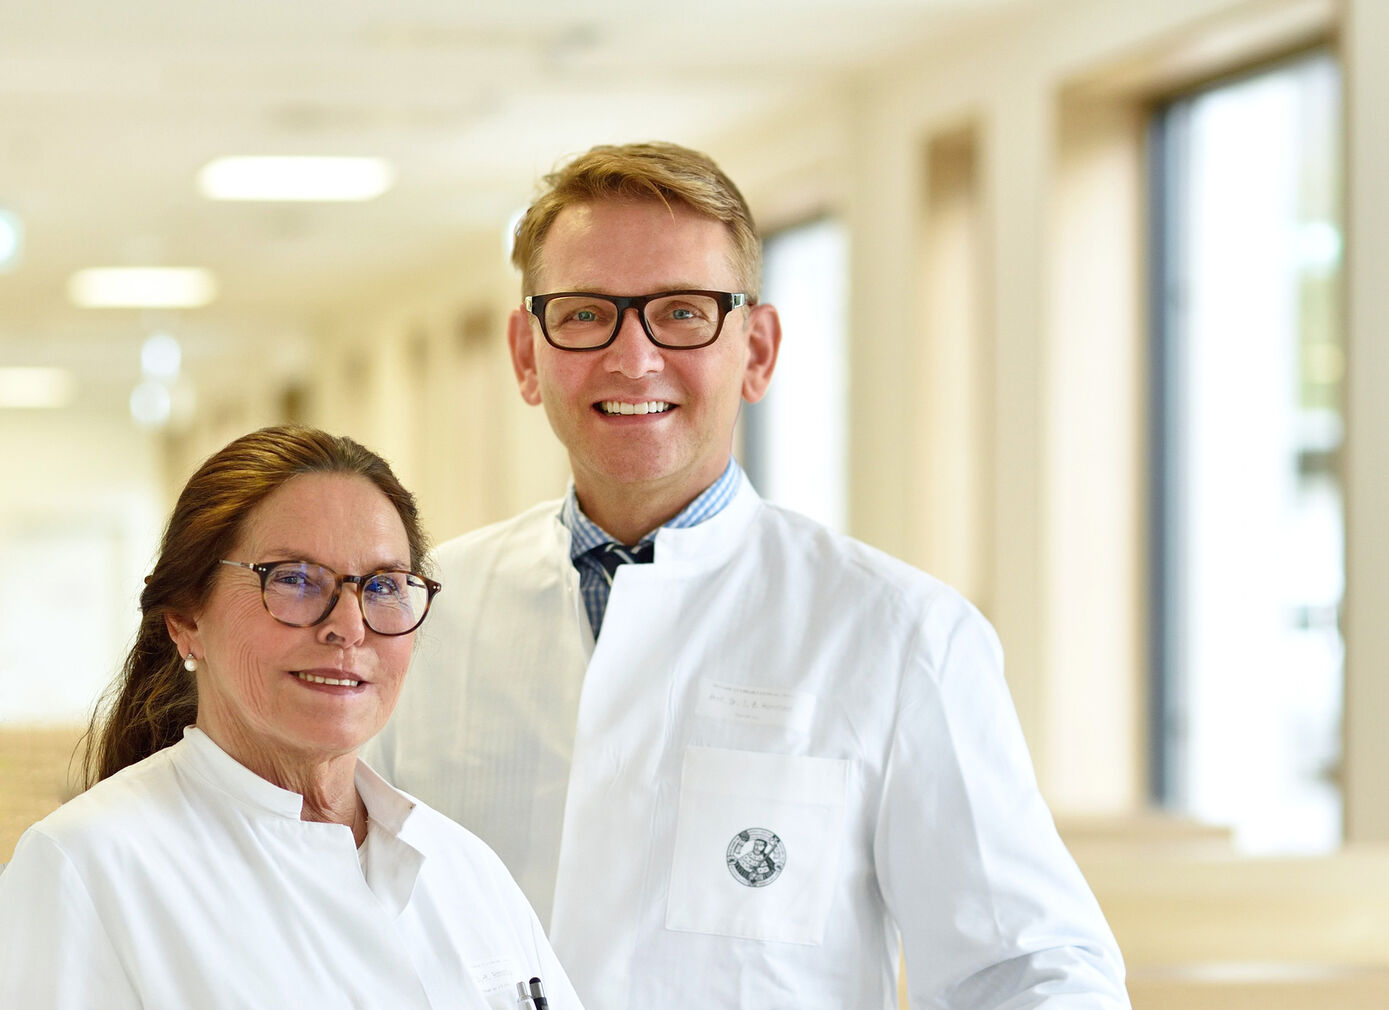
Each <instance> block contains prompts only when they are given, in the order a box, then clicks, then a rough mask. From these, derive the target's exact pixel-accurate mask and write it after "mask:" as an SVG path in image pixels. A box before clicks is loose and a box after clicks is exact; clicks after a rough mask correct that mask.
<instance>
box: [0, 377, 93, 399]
mask: <svg viewBox="0 0 1389 1010" xmlns="http://www.w3.org/2000/svg"><path fill="white" fill-rule="evenodd" d="M76 393H77V380H76V378H75V377H74V376H73V374H72V373H71V372H69V371H68V370H67V369H65V368H0V407H66V406H67V405H68V404H69V403H71V402H72V401H73V398H74V396H75V395H76Z"/></svg>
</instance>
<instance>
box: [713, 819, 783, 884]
mask: <svg viewBox="0 0 1389 1010" xmlns="http://www.w3.org/2000/svg"><path fill="white" fill-rule="evenodd" d="M724 858H725V860H726V861H727V863H728V872H729V873H731V874H733V879H734V880H736V881H738V883H740V884H744V885H746V886H748V887H766V886H767V885H768V884H770V883H771V882H772V881H773V880H776V878H777V877H779V876H781V871H782V869H783V868H784V867H785V866H786V846H785V845H783V844H782V841H781V839H780V838H778V837H777V836H776V835H774V834H772V833H771V832H770V831H768V830H767V829H766V828H745V829H743V830H742V831H740V832H738V833H737V834H736V835H734V836H733V841H731V842H729V843H728V851H727V852H725V853H724Z"/></svg>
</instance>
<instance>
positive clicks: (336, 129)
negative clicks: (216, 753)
mask: <svg viewBox="0 0 1389 1010" xmlns="http://www.w3.org/2000/svg"><path fill="white" fill-rule="evenodd" d="M1025 2H1027V0H799V2H794V3H793V2H790V0H785V2H783V0H745V2H743V3H735V2H729V0H716V2H705V3H704V4H703V5H701V6H699V7H698V8H696V7H695V6H694V5H685V4H680V5H674V4H671V5H664V4H661V3H655V2H651V3H646V4H633V3H615V2H612V0H604V2H590V3H588V4H585V5H583V6H582V7H580V6H579V5H574V4H569V3H563V2H560V0H517V2H513V3H509V4H508V3H490V4H486V5H484V4H480V3H473V2H470V0H453V2H444V0H394V2H390V3H387V2H384V0H382V2H372V0H334V2H332V3H328V2H324V0H274V2H270V0H236V2H234V3H233V2H229V0H225V2H221V3H217V2H212V0H192V2H190V0H127V2H121V3H112V2H110V0H105V2H93V0H79V2H67V3H65V2H62V0H54V2H52V3H38V2H34V0H0V207H3V208H8V209H10V210H12V211H14V212H16V213H18V214H19V215H20V217H21V218H22V219H23V222H24V226H25V230H26V245H25V250H24V256H23V260H22V261H21V263H20V264H19V266H18V267H17V268H15V269H13V270H11V271H9V272H7V273H0V366H3V365H17V364H20V365H47V364H57V365H64V366H68V367H73V368H75V369H77V370H78V372H79V382H80V383H81V388H82V395H83V396H84V398H85V399H86V400H87V401H88V402H89V403H90V402H92V401H93V400H103V399H106V400H110V401H111V402H120V401H121V399H123V397H124V396H125V395H127V393H128V391H129V389H130V388H131V387H132V386H133V384H134V383H135V381H137V379H138V376H139V357H138V348H139V345H140V342H141V341H142V340H143V338H144V337H145V335H146V334H147V333H148V332H150V330H151V329H152V328H155V327H157V326H160V325H167V326H170V327H171V328H172V329H173V331H174V332H176V333H177V334H178V335H179V337H180V338H181V339H182V340H183V341H184V343H185V347H186V349H187V350H186V353H187V354H188V355H189V357H190V359H192V361H193V362H194V363H196V362H197V361H199V360H201V361H202V363H203V366H204V367H207V365H208V364H209V363H210V362H216V361H217V360H219V359H220V358H221V357H222V355H223V352H224V350H226V349H241V350H244V349H245V348H246V347H247V346H250V345H252V344H254V342H255V341H257V340H260V341H270V342H272V343H273V342H274V341H275V340H277V339H278V337H279V335H280V334H284V333H287V332H292V331H294V330H295V329H296V328H299V327H302V326H304V325H305V324H306V322H307V321H308V320H311V319H313V318H314V317H315V316H316V315H317V314H318V313H319V312H321V311H322V310H323V309H324V308H326V307H331V306H332V305H333V304H334V302H335V300H338V299H340V298H341V297H342V295H343V293H344V292H349V291H353V290H356V289H358V288H359V287H361V286H363V285H366V284H370V283H372V281H373V279H378V280H379V279H380V277H381V276H382V275H383V274H386V273H389V272H391V271H400V270H402V269H408V268H409V267H410V266H411V265H412V264H421V265H424V264H430V263H437V262H439V261H440V260H441V259H443V257H444V255H445V250H447V249H449V248H451V247H452V246H456V245H457V243H458V241H459V236H460V235H462V234H466V233H469V232H476V231H478V230H494V231H496V233H497V234H498V236H499V238H498V242H500V233H501V229H502V227H503V225H504V222H505V221H506V220H507V218H508V216H509V215H510V214H511V213H512V212H513V211H514V210H515V209H516V208H517V207H519V206H521V205H522V204H523V203H524V202H525V201H526V199H527V198H528V196H529V195H530V194H531V193H532V191H533V186H534V183H535V180H536V178H537V176H538V175H540V174H542V173H543V172H545V171H548V170H549V169H551V168H552V167H553V166H554V164H555V162H556V161H557V160H558V159H560V158H561V157H563V156H564V155H567V154H572V153H575V152H577V151H580V150H583V149H585V148H587V147H589V146H591V145H592V144H595V143H601V142H608V141H614V140H617V141H621V140H629V139H650V138H656V137H659V138H662V139H673V140H677V141H681V142H685V143H689V144H693V145H696V146H699V145H701V143H703V142H704V141H705V140H706V139H708V138H712V137H714V136H718V135H722V134H725V133H727V132H728V131H729V130H730V129H731V128H733V127H735V126H736V124H737V123H738V121H739V120H740V119H743V118H749V119H750V118H752V117H755V116H757V115H759V114H763V113H765V112H766V111H768V110H770V109H774V108H775V107H776V106H777V105H778V104H780V103H783V102H786V101H789V100H790V99H791V98H793V97H794V96H795V95H797V94H801V93H804V92H805V91H806V90H808V89H812V88H816V87H821V86H823V85H824V83H825V82H826V79H827V78H834V77H847V76H850V75H852V74H853V73H854V72H856V71H858V70H861V69H864V68H866V67H870V66H873V65H875V64H878V63H880V62H882V61H884V60H886V59H889V58H891V57H892V56H894V55H896V54H898V53H900V52H903V51H905V50H907V49H909V48H911V47H915V46H917V45H920V44H921V43H923V42H924V41H926V40H928V39H929V38H931V36H932V35H933V34H935V33H940V32H943V31H949V30H952V29H954V28H957V27H959V26H960V23H961V22H962V21H965V20H968V19H971V18H978V17H984V16H989V15H992V14H996V13H997V11H998V9H999V8H1001V7H1017V6H1021V5H1023V4H1024V3H1025ZM232 154H341V155H375V156H381V157H385V158H388V159H390V160H391V161H392V162H393V163H394V164H395V166H396V168H397V171H398V178H397V182H396V185H395V187H394V188H393V189H392V190H391V191H390V192H388V193H387V194H386V195H385V196H383V197H381V198H380V199H378V200H376V201H374V202H371V203H367V204H314V205H307V204H295V205H284V204H248V203H215V202H212V201H208V200H206V199H204V198H203V197H201V196H200V195H199V194H198V193H197V192H196V190H195V188H194V176H195V173H196V172H197V170H198V169H199V168H200V167H201V166H202V165H203V164H205V163H206V162H208V161H209V160H211V159H212V158H214V157H217V156H220V155H232ZM137 264H138V265H146V264H164V265H170V266H203V267H208V268H211V269H212V270H213V271H215V272H216V274H217V275H218V278H219V281H220V287H221V295H220V297H219V298H218V300H217V301H216V302H214V303H213V304H212V305H211V306H209V307H207V308H203V309H198V310H194V311H187V312H183V313H180V314H179V315H178V316H176V317H173V316H169V315H167V314H166V315H162V316H159V315H152V314H150V313H148V312H141V311H137V310H97V311H94V310H83V309H77V308H74V307H72V306H71V305H69V304H68V302H67V299H66V295H65V285H66V282H67V278H68V277H69V276H70V275H71V274H72V272H73V271H75V270H78V269H80V268H83V267H89V266H109V265H137Z"/></svg>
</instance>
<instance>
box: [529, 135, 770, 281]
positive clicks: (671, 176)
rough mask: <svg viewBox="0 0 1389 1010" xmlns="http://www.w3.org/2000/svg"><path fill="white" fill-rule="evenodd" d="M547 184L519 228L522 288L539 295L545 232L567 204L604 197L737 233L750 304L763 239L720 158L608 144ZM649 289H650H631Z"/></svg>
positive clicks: (661, 146) (739, 270)
mask: <svg viewBox="0 0 1389 1010" xmlns="http://www.w3.org/2000/svg"><path fill="white" fill-rule="evenodd" d="M543 185H544V189H543V191H542V192H541V194H540V196H539V197H537V198H536V200H535V202H534V203H532V204H531V205H530V208H529V209H528V210H527V211H526V213H525V216H523V217H522V218H521V221H520V223H519V224H518V225H517V226H516V244H515V245H514V246H513V247H512V251H511V262H512V263H513V264H515V266H516V268H517V269H519V270H520V271H521V291H522V293H523V294H527V295H533V294H537V293H538V292H537V291H536V290H535V288H534V285H535V282H536V281H535V278H536V274H537V273H538V272H539V270H540V265H541V256H542V249H543V246H544V242H545V235H546V234H547V233H548V232H549V230H550V226H551V225H553V224H554V223H555V218H557V217H559V215H560V212H561V211H563V210H564V209H565V208H566V207H571V206H574V205H576V204H584V203H593V202H596V201H598V200H659V201H660V202H661V203H664V204H665V205H666V206H671V205H672V204H682V205H684V206H686V207H688V208H689V209H690V210H692V211H694V212H695V213H697V214H702V215H704V216H705V217H710V218H713V219H714V220H716V221H721V222H723V224H724V225H725V226H726V227H727V228H728V231H729V234H730V235H731V236H732V238H733V257H732V264H733V269H734V271H735V273H736V275H737V277H738V282H739V284H740V285H741V290H742V291H743V292H744V293H745V294H746V295H747V296H748V301H749V302H755V301H756V300H757V296H758V292H759V289H760V287H761V277H762V240H761V239H760V238H759V237H758V234H757V225H756V224H754V223H753V219H752V211H750V210H749V209H748V205H747V201H746V200H744V199H743V194H742V193H740V192H738V187H737V186H735V185H733V180H732V179H730V178H729V177H728V176H726V175H724V174H723V171H722V170H721V169H720V168H719V166H718V165H716V164H715V163H714V161H713V159H712V158H710V157H709V156H708V155H706V154H701V153H700V152H699V151H692V150H690V149H689V148H687V147H680V146H679V145H678V144H666V143H657V142H652V143H645V144H623V145H620V146H615V145H607V144H604V145H600V146H598V147H595V148H592V149H591V150H589V151H587V152H586V153H584V154H581V155H579V156H578V157H577V158H575V159H574V160H572V161H570V162H568V163H567V164H566V165H564V166H563V167H562V168H560V169H558V170H557V171H554V172H551V173H550V174H549V175H547V176H545V178H544V180H543ZM627 293H629V294H630V293H635V294H641V293H643V292H627Z"/></svg>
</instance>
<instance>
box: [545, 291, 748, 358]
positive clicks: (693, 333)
mask: <svg viewBox="0 0 1389 1010" xmlns="http://www.w3.org/2000/svg"><path fill="white" fill-rule="evenodd" d="M746 304H748V300H747V295H745V294H742V293H741V292H739V293H730V292H728V291H662V292H660V293H659V294H654V295H632V296H630V297H618V296H617V295H597V294H593V293H592V292H588V291H557V292H555V293H554V294H548V295H527V296H526V299H525V305H526V311H527V312H529V313H531V315H533V316H535V318H536V319H538V320H540V332H541V333H543V334H544V335H545V339H546V340H547V341H549V343H550V346H551V347H558V348H560V349H561V350H565V351H596V350H598V349H600V348H603V347H607V346H608V345H609V344H611V343H612V342H613V341H614V340H615V339H617V331H618V330H619V329H621V327H622V317H623V316H624V315H625V314H626V312H627V310H628V309H636V310H637V315H638V317H639V318H640V319H641V328H642V329H643V330H645V331H646V335H647V337H648V338H650V340H651V342H652V343H653V344H655V345H656V346H657V347H664V348H667V349H669V350H679V351H692V350H694V349H696V348H699V347H708V346H709V345H710V344H712V343H713V342H714V341H715V340H717V339H718V338H719V332H720V331H721V330H722V329H723V321H724V318H725V317H726V316H727V315H728V314H729V313H730V312H732V311H733V310H734V309H736V308H741V307H742V306H744V305H746Z"/></svg>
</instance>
